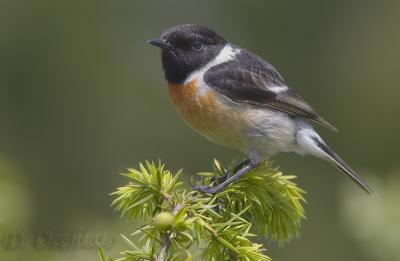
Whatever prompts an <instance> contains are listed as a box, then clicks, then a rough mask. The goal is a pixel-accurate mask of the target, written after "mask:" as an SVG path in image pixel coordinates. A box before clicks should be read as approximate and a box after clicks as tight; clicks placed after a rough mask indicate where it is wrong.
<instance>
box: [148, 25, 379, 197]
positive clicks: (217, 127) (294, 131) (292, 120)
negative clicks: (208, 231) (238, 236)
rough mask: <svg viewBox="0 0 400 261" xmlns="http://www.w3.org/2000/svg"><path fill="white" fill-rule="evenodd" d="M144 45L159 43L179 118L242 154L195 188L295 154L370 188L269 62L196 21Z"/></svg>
mask: <svg viewBox="0 0 400 261" xmlns="http://www.w3.org/2000/svg"><path fill="white" fill-rule="evenodd" d="M148 43H149V44H152V45H154V46H157V47H159V48H161V60H162V67H163V69H164V73H165V78H166V80H167V81H168V92H169V95H170V97H171V100H172V102H173V104H174V105H175V107H176V109H177V110H178V112H179V113H180V114H181V115H182V117H183V118H184V119H185V121H186V122H187V123H188V124H189V125H190V126H191V127H192V128H193V129H194V130H196V131H197V132H199V133H200V134H201V135H203V136H205V137H206V138H207V139H208V140H210V141H212V142H215V143H218V144H221V145H224V146H227V147H230V148H234V149H238V150H240V151H242V152H243V153H245V154H247V155H248V158H247V159H246V160H244V161H243V162H241V163H240V164H239V165H238V166H237V167H236V168H235V170H234V173H233V175H230V174H229V172H228V173H227V174H226V175H225V178H224V179H222V180H221V183H220V184H217V185H215V186H197V187H195V189H197V190H199V191H202V192H206V193H210V194H215V193H218V192H220V191H222V190H223V189H224V188H225V187H226V186H228V185H229V184H231V183H232V182H234V181H236V180H237V179H239V178H240V177H242V176H243V175H245V174H246V173H248V172H249V171H251V170H252V169H254V168H255V167H256V166H257V165H258V164H259V163H260V162H261V161H262V160H263V158H264V157H265V156H268V155H274V154H276V153H278V152H296V153H298V154H311V155H314V156H316V157H319V158H322V159H325V160H327V161H329V162H331V163H333V165H335V166H336V167H337V168H338V169H339V170H341V171H342V172H343V173H344V174H346V175H347V176H348V177H349V178H350V179H352V180H353V181H354V182H355V183H356V184H357V185H359V186H360V187H361V188H362V189H363V190H364V191H366V192H367V193H369V194H373V192H372V189H371V188H370V187H369V186H368V184H367V183H366V182H365V181H364V180H363V179H362V178H361V177H360V176H358V175H357V174H356V173H355V172H354V171H353V170H352V169H351V167H350V166H349V165H348V164H347V163H346V162H345V161H344V160H342V159H341V158H340V157H339V156H338V155H337V154H336V153H335V152H334V151H333V150H332V149H331V148H330V147H328V145H327V144H326V143H325V142H324V141H323V139H322V138H321V137H320V135H318V133H317V132H316V131H315V130H314V128H313V126H312V124H311V123H317V124H320V125H323V126H325V127H328V128H330V129H332V130H335V131H336V128H335V127H334V126H333V125H332V124H330V123H329V122H328V121H326V120H325V119H324V118H322V117H321V116H320V115H319V114H318V113H317V112H316V111H315V110H314V109H313V108H312V107H311V106H310V105H309V104H308V103H307V102H306V101H305V100H304V99H303V98H302V97H301V96H299V95H298V94H296V93H295V92H294V91H293V89H291V88H289V87H288V86H287V85H286V83H285V81H284V79H283V77H282V76H281V75H280V74H279V72H278V71H277V70H276V69H275V68H274V67H273V66H272V65H271V64H269V63H268V62H266V61H265V60H263V59H262V58H260V57H259V56H257V55H255V54H253V53H251V52H249V51H247V50H246V49H243V48H240V47H238V46H236V45H234V44H231V43H229V42H227V41H226V40H225V39H224V38H222V37H221V36H219V35H218V34H217V33H215V32H214V31H213V30H211V29H209V28H206V27H204V26H199V25H193V24H186V25H178V26H174V27H171V28H169V29H167V30H165V31H164V32H163V33H162V34H161V37H160V38H159V39H154V40H150V41H148Z"/></svg>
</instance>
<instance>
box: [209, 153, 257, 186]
mask: <svg viewBox="0 0 400 261" xmlns="http://www.w3.org/2000/svg"><path fill="white" fill-rule="evenodd" d="M250 161H251V160H250V159H245V160H243V161H242V162H240V163H239V164H238V165H236V167H235V168H234V169H233V174H235V173H236V172H238V171H239V170H240V169H241V168H243V166H245V165H248V164H249V163H250ZM230 175H231V171H230V170H229V169H228V170H226V171H225V174H224V175H223V176H221V177H219V178H213V179H212V180H211V182H214V181H215V180H216V179H217V180H218V183H222V182H224V181H225V180H226V179H227V178H229V176H230Z"/></svg>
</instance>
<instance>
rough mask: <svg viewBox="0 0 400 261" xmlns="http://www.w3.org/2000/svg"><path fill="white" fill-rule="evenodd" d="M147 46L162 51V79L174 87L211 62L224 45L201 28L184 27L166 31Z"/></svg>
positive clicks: (222, 41)
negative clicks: (163, 74) (163, 73)
mask: <svg viewBox="0 0 400 261" xmlns="http://www.w3.org/2000/svg"><path fill="white" fill-rule="evenodd" d="M148 43H149V44H152V45H154V46H157V47H160V48H161V50H162V51H161V59H162V65H163V69H164V72H165V78H166V79H167V81H168V82H170V83H174V84H177V83H182V82H184V81H185V79H186V77H187V76H188V75H189V74H190V73H191V72H193V71H195V70H197V69H199V68H201V67H202V66H204V65H205V64H207V63H208V62H209V61H211V60H212V59H214V58H215V57H216V56H217V55H218V54H219V52H220V51H221V50H222V49H223V48H224V46H225V44H226V41H225V40H224V39H223V38H222V37H221V36H219V35H218V34H216V33H215V32H214V31H212V30H210V29H208V28H206V27H204V26H200V25H193V24H185V25H177V26H174V27H171V28H168V29H167V30H165V31H164V32H163V33H162V34H161V37H160V39H155V40H150V41H148Z"/></svg>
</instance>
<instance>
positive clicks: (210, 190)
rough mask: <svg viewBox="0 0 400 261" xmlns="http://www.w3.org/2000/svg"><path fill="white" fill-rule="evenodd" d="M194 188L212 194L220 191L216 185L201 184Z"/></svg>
mask: <svg viewBox="0 0 400 261" xmlns="http://www.w3.org/2000/svg"><path fill="white" fill-rule="evenodd" d="M193 189H194V190H197V191H200V192H203V193H207V194H211V195H215V194H217V193H218V191H217V190H216V188H215V187H211V186H201V185H197V186H194V187H193Z"/></svg>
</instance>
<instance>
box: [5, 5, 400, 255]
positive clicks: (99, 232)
mask: <svg viewBox="0 0 400 261" xmlns="http://www.w3.org/2000/svg"><path fill="white" fill-rule="evenodd" d="M182 23H199V24H203V25H207V26H209V27H211V28H213V29H215V30H216V31H217V32H220V33H221V34H222V35H224V36H225V37H226V38H227V39H228V40H229V41H231V42H234V43H236V44H238V45H240V46H242V47H245V48H248V49H250V50H252V51H253V52H255V53H257V54H259V55H260V56H262V57H264V58H266V59H267V60H268V61H269V62H271V63H272V64H274V65H275V66H276V67H277V69H278V70H279V71H280V72H281V73H282V75H283V76H284V77H285V79H286V81H287V83H288V85H289V86H291V87H293V88H294V89H295V90H297V91H298V92H299V93H300V94H301V95H302V96H303V97H304V98H305V99H306V100H308V101H309V102H310V103H311V104H312V105H313V106H314V107H315V108H316V109H317V110H318V111H319V112H320V114H321V115H323V116H324V117H325V118H326V119H328V120H329V121H330V122H332V123H333V124H334V125H335V126H336V127H338V129H339V130H340V132H339V133H332V132H330V131H329V130H327V129H323V128H319V127H317V128H318V129H319V130H320V132H321V135H323V136H324V137H325V138H326V139H327V140H328V142H329V143H330V144H331V146H332V147H333V148H335V149H336V150H337V151H338V152H339V154H341V155H342V156H343V158H345V159H346V160H347V161H348V162H349V163H350V164H351V165H352V166H353V167H354V168H355V169H356V170H357V171H358V172H359V173H361V174H362V175H363V176H365V177H366V178H367V179H368V180H369V181H370V182H371V183H372V184H373V186H374V187H375V188H376V190H377V192H378V195H379V196H378V197H377V198H375V199H372V198H369V197H367V196H365V195H364V194H363V193H362V192H361V191H360V190H359V189H358V188H357V187H356V186H355V185H353V184H350V181H348V180H347V179H345V178H344V177H343V176H341V175H340V174H339V173H338V171H337V170H336V169H334V168H333V167H332V166H330V165H329V164H326V163H325V162H322V161H321V160H318V159H315V158H311V157H300V156H296V155H293V154H287V155H279V156H276V157H274V158H273V160H274V162H275V164H276V165H278V166H280V167H281V169H282V170H283V171H284V172H286V173H290V174H295V175H297V176H298V177H299V178H298V183H299V185H301V186H302V187H303V188H304V189H305V190H306V191H307V192H308V194H307V200H308V204H307V205H306V211H307V220H306V221H305V222H304V223H303V230H302V236H301V237H300V238H299V239H295V240H293V241H291V242H290V243H289V244H287V245H285V246H284V247H278V246H275V245H274V244H270V243H267V248H268V254H269V255H270V256H271V257H273V258H274V260H280V261H287V260H298V261H300V260H325V261H333V260H335V261H336V260H342V261H350V260H352V261H357V260H400V252H399V251H398V249H399V247H400V221H399V220H400V192H399V191H400V161H399V146H400V138H399V133H400V122H399V113H400V104H399V97H400V88H399V86H400V73H399V68H400V51H399V46H400V1H398V0H384V1H366V0H363V1H361V0H360V1H345V0H337V1H328V0H326V1H325V0H322V1H321V0H311V1H308V0H307V1H289V0H283V1H282V0H279V1H272V0H266V1H231V0H223V1H206V0H204V1H192V0H190V1H177V0H174V1H172V0H166V1H154V0H148V1H134V0H113V1H111V0H109V1H105V0H104V1H100V0H99V1H87V0H86V1H54V0H48V1H45V0H34V1H29V0H1V1H0V259H1V260H12V261H13V260H56V261H61V260H98V257H97V252H96V247H95V242H97V241H99V240H100V241H101V240H103V241H104V242H105V243H107V244H106V245H107V248H106V252H107V254H111V255H117V254H118V251H119V250H121V249H123V248H125V247H126V246H125V245H124V244H123V243H122V242H121V240H120V238H119V233H121V232H122V233H125V234H129V233H130V232H131V231H133V230H134V227H135V226H134V224H132V223H129V222H127V221H125V220H121V219H120V218H119V217H118V215H117V213H115V212H114V211H113V210H112V208H111V207H110V206H109V205H110V203H111V200H112V198H111V197H110V196H108V194H109V193H110V192H112V191H114V189H115V188H116V187H117V186H119V185H122V184H124V182H125V181H126V180H125V179H124V178H122V177H121V176H120V175H118V173H120V172H123V171H124V170H125V169H126V168H128V167H136V166H137V165H138V162H139V161H142V160H145V159H149V160H158V159H162V160H163V161H165V162H167V164H168V167H169V168H170V169H172V170H177V169H179V168H184V169H185V173H186V175H188V176H189V175H191V174H192V173H194V172H196V171H205V170H210V168H211V161H212V159H213V158H218V159H220V160H222V161H223V162H225V163H227V164H228V163H229V162H231V160H232V159H240V158H241V157H242V155H240V154H239V153H238V152H235V151H231V150H229V149H225V148H222V147H219V146H217V145H213V144H211V143H209V142H208V141H206V140H205V139H204V138H202V137H200V136H198V135H197V134H196V133H194V132H193V131H192V130H191V129H189V128H188V127H187V126H186V125H185V124H184V123H183V121H182V120H181V119H180V118H179V117H178V115H177V114H176V113H175V111H174V109H173V107H172V106H171V104H170V102H169V98H168V96H167V91H166V83H165V81H164V79H163V73H162V69H161V64H160V57H159V56H160V54H159V51H158V50H157V49H155V48H152V47H150V46H148V45H146V40H148V39H152V38H155V37H157V36H158V35H159V34H160V33H161V31H162V30H164V29H165V28H167V27H169V26H172V25H175V24H182ZM78 238H79V240H80V241H79V240H78ZM63 240H64V241H63ZM96 240H97V241H96ZM103 241H102V242H103ZM71 242H72V243H71ZM104 242H103V243H104Z"/></svg>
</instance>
